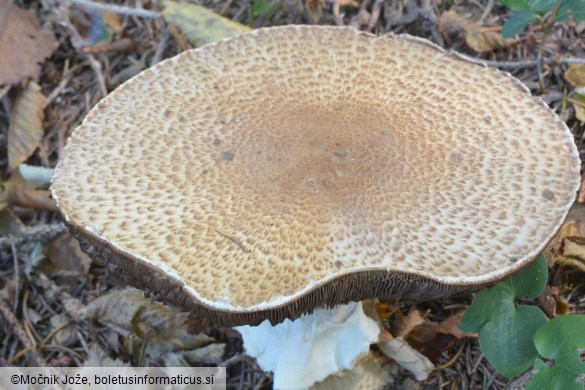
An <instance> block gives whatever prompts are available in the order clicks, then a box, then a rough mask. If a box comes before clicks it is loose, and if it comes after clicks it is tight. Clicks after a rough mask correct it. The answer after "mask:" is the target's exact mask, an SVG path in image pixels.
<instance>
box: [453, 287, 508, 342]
mask: <svg viewBox="0 0 585 390" xmlns="http://www.w3.org/2000/svg"><path fill="white" fill-rule="evenodd" d="M513 310H514V291H513V290H512V289H511V288H510V286H502V285H497V286H494V287H492V288H491V289H490V290H487V289H486V290H481V291H480V292H479V293H477V295H476V296H475V299H474V300H473V303H472V304H471V305H469V307H468V308H467V310H465V313H464V314H463V318H462V319H461V324H460V326H459V327H460V328H461V329H462V330H463V331H465V332H473V333H478V332H479V331H480V330H481V328H483V327H484V325H485V324H486V323H488V322H489V321H491V320H492V319H494V318H496V317H498V316H499V315H502V314H506V313H511V312H512V311H513Z"/></svg>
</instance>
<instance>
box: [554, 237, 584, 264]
mask: <svg viewBox="0 0 585 390" xmlns="http://www.w3.org/2000/svg"><path fill="white" fill-rule="evenodd" d="M554 261H555V263H557V264H559V265H567V266H570V267H573V268H576V269H578V270H579V271H581V272H585V238H583V237H566V238H565V239H564V240H563V244H562V245H561V248H560V251H559V254H558V255H556V256H555V257H554Z"/></svg>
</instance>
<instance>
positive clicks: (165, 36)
mask: <svg viewBox="0 0 585 390" xmlns="http://www.w3.org/2000/svg"><path fill="white" fill-rule="evenodd" d="M170 35H171V33H170V31H169V29H168V28H166V29H164V31H163V33H162V34H161V35H160V37H159V39H158V41H157V42H156V51H155V52H154V55H153V56H152V60H150V66H154V65H156V64H158V63H159V62H160V61H161V59H162V56H163V53H164V51H165V48H166V47H167V42H168V40H169V36H170Z"/></svg>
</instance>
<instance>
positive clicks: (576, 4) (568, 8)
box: [557, 0, 585, 22]
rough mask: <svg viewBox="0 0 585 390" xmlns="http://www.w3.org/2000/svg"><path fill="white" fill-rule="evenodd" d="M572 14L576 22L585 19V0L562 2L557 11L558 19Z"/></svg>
mask: <svg viewBox="0 0 585 390" xmlns="http://www.w3.org/2000/svg"><path fill="white" fill-rule="evenodd" d="M569 16H571V17H572V18H573V20H574V21H575V22H583V21H585V0H567V1H565V2H563V4H561V6H560V7H559V10H558V12H557V20H564V19H566V18H568V17H569Z"/></svg>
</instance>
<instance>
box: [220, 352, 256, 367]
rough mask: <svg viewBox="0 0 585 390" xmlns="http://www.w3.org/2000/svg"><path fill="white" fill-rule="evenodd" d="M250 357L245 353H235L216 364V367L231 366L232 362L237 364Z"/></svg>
mask: <svg viewBox="0 0 585 390" xmlns="http://www.w3.org/2000/svg"><path fill="white" fill-rule="evenodd" d="M249 358H250V357H249V356H248V355H246V354H245V353H237V354H235V355H234V356H232V357H231V358H229V359H227V360H224V361H223V362H221V363H219V364H218V367H229V366H233V365H234V364H238V363H241V362H244V361H246V360H248V359H249Z"/></svg>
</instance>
